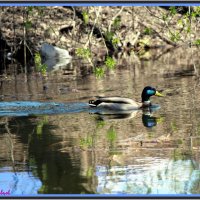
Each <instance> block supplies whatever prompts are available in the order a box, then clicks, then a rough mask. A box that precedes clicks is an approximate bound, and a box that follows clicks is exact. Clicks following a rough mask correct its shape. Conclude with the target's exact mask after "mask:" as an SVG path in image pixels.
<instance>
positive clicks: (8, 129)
mask: <svg viewBox="0 0 200 200" xmlns="http://www.w3.org/2000/svg"><path fill="white" fill-rule="evenodd" d="M8 123H9V122H8V118H6V123H5V129H6V131H7V136H8V142H9V145H8V147H9V150H10V155H11V160H12V164H13V171H14V172H15V159H14V145H13V141H12V134H11V131H10V128H9V127H8Z"/></svg>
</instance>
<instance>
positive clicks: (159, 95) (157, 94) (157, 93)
mask: <svg viewBox="0 0 200 200" xmlns="http://www.w3.org/2000/svg"><path fill="white" fill-rule="evenodd" d="M155 96H158V97H164V95H163V94H161V93H160V92H158V91H156V94H155Z"/></svg>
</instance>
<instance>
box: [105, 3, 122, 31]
mask: <svg viewBox="0 0 200 200" xmlns="http://www.w3.org/2000/svg"><path fill="white" fill-rule="evenodd" d="M123 9H124V7H123V6H122V7H121V9H120V10H119V12H118V13H117V14H116V15H115V16H114V17H113V18H112V20H111V22H110V25H109V27H108V31H109V32H110V31H111V26H112V23H113V21H114V20H115V19H116V18H117V17H118V16H119V15H120V14H121V12H122V11H123Z"/></svg>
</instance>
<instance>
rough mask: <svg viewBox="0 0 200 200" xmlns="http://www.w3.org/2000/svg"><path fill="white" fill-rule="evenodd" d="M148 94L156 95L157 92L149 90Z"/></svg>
mask: <svg viewBox="0 0 200 200" xmlns="http://www.w3.org/2000/svg"><path fill="white" fill-rule="evenodd" d="M147 94H148V95H154V94H155V91H154V90H147Z"/></svg>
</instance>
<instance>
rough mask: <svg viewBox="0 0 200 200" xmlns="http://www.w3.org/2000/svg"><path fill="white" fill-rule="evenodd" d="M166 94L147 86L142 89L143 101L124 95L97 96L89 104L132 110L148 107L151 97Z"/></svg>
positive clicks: (117, 109)
mask: <svg viewBox="0 0 200 200" xmlns="http://www.w3.org/2000/svg"><path fill="white" fill-rule="evenodd" d="M153 95H155V96H159V97H162V96H164V95H163V94H161V93H159V92H158V91H157V90H156V89H155V88H153V87H150V86H147V87H145V88H144V89H143V91H142V95H141V98H142V102H136V101H134V100H132V99H129V98H124V97H101V96H97V97H96V100H89V105H90V106H91V107H96V108H103V109H107V110H113V111H130V110H138V109H142V108H147V107H150V106H151V101H150V97H151V96H153Z"/></svg>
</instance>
